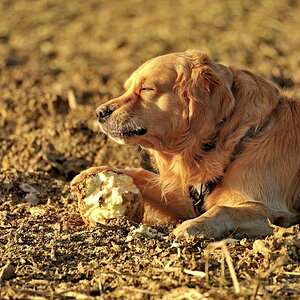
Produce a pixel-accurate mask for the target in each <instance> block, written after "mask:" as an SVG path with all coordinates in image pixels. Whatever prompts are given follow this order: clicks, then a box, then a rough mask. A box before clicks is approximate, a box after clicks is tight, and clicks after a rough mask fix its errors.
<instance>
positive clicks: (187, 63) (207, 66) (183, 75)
mask: <svg viewBox="0 0 300 300" xmlns="http://www.w3.org/2000/svg"><path fill="white" fill-rule="evenodd" d="M221 71H223V69H222V68H221V67H220V66H219V65H218V64H216V63H215V62H213V61H212V60H210V59H209V58H208V56H207V55H205V54H203V53H200V52H199V51H187V52H185V55H184V57H183V62H182V64H181V65H179V66H178V77H177V85H176V86H177V88H178V93H179V96H180V97H181V99H182V101H183V105H184V107H185V111H184V115H183V117H184V118H186V119H188V121H189V123H190V126H191V125H192V122H193V120H194V119H197V120H198V122H197V123H198V126H197V127H198V130H199V121H200V120H201V126H209V127H210V128H211V126H214V125H215V124H214V123H215V122H216V119H218V118H219V116H217V115H219V114H222V112H220V110H222V109H221V107H220V106H223V105H222V103H221V102H222V101H221V100H218V99H217V100H215V99H213V98H216V97H214V94H216V93H217V94H220V95H219V96H220V97H222V95H221V90H224V91H225V90H227V92H228V93H229V94H230V96H229V98H230V101H231V100H232V99H231V96H232V94H231V91H230V87H228V88H227V87H226V86H225V84H224V82H223V81H224V79H223V77H224V76H223V73H222V72H221ZM228 85H230V84H228ZM225 102H228V101H227V100H225ZM224 106H225V103H224ZM227 106H228V103H227ZM219 121H220V120H219ZM203 130H205V128H203Z"/></svg>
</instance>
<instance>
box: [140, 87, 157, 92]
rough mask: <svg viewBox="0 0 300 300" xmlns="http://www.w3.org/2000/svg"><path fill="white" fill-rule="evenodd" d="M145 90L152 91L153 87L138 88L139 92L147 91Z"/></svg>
mask: <svg viewBox="0 0 300 300" xmlns="http://www.w3.org/2000/svg"><path fill="white" fill-rule="evenodd" d="M147 91H149V92H150V91H154V89H152V88H140V89H139V92H140V93H141V92H147Z"/></svg>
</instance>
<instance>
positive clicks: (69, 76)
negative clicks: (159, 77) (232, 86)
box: [0, 0, 300, 180]
mask: <svg viewBox="0 0 300 300" xmlns="http://www.w3.org/2000/svg"><path fill="white" fill-rule="evenodd" d="M299 2H300V1H298V0H264V1H262V0H261V1H259V0H243V1H237V0H232V1H229V0H214V1H212V0H198V1H195V0H164V1H153V0H127V1H117V0H109V1H108V0H106V1H105V0H89V1H87V0H85V1H83V0H68V1H61V0H36V1H30V0H18V1H17V0H15V1H14V0H1V2H0V76H1V77H0V104H1V105H0V146H1V147H0V168H2V169H15V170H19V171H30V172H37V171H45V172H48V173H49V174H50V175H51V176H54V177H56V178H60V179H63V180H70V179H71V178H72V177H73V176H74V175H75V174H76V173H78V172H79V171H80V170H82V169H84V168H86V167H88V166H92V165H100V164H109V165H112V166H119V167H126V166H139V165H140V163H141V161H142V160H143V154H142V153H141V152H140V150H139V149H138V147H124V146H122V147H121V146H119V145H116V144H115V143H113V142H111V141H109V140H107V138H106V137H105V136H103V135H102V134H101V133H99V132H98V125H97V121H96V118H95V114H94V110H95V108H96V107H97V106H98V105H99V104H100V103H103V102H105V101H107V100H108V99H110V98H112V97H116V96H118V95H119V94H120V93H121V92H122V85H123V83H124V81H125V80H126V78H127V77H128V76H129V75H130V73H131V72H132V71H133V70H134V69H135V68H137V67H138V66H139V65H140V64H141V63H143V62H144V61H146V60H148V59H150V58H152V57H154V56H158V55H161V54H166V53H170V52H178V51H184V50H187V49H190V48H196V49H201V50H203V51H204V52H206V53H207V54H209V55H210V56H211V57H212V58H213V59H215V60H216V61H218V62H220V63H224V64H227V65H235V66H237V67H240V68H247V69H249V70H252V71H254V72H257V73H260V74H262V75H263V76H264V77H265V78H267V79H269V80H272V81H274V82H275V83H277V84H278V85H279V86H280V87H282V88H284V89H286V90H288V91H291V92H293V93H294V94H295V95H296V96H297V95H298V96H299V95H300V92H299V86H300V34H299V29H300V3H299Z"/></svg>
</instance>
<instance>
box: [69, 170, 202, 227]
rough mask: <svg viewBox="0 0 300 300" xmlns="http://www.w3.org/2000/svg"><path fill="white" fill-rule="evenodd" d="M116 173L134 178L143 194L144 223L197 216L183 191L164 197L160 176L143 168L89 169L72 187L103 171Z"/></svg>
mask: <svg viewBox="0 0 300 300" xmlns="http://www.w3.org/2000/svg"><path fill="white" fill-rule="evenodd" d="M105 170H107V171H114V172H116V173H119V174H125V175H128V176H131V177H132V178H133V181H134V183H135V184H136V186H137V187H138V189H139V190H140V192H141V195H142V198H143V201H144V204H145V216H144V222H146V223H151V224H155V223H165V222H177V221H179V220H186V219H190V218H193V217H195V216H196V214H195V212H194V209H193V205H192V201H191V200H190V199H189V196H188V195H187V194H184V193H183V192H182V191H181V190H175V191H173V192H171V193H168V194H166V195H165V196H164V197H162V193H161V187H160V185H159V183H158V181H157V177H158V176H159V175H157V174H155V173H152V172H149V171H146V170H144V169H141V168H132V169H117V168H111V167H107V166H100V167H93V168H89V169H87V170H85V171H83V172H81V173H80V174H79V175H77V176H76V177H75V178H74V179H73V180H72V183H71V185H73V184H77V183H78V182H80V181H82V180H83V179H84V177H86V176H89V175H92V174H96V173H98V172H101V171H105Z"/></svg>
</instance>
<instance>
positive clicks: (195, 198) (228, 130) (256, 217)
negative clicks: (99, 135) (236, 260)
mask: <svg viewBox="0 0 300 300" xmlns="http://www.w3.org/2000/svg"><path fill="white" fill-rule="evenodd" d="M124 87H125V93H124V94H123V95H121V96H120V97H118V98H116V99H113V100H110V101H108V102H107V103H105V104H103V105H100V106H99V107H98V108H97V110H96V114H97V117H98V119H99V122H100V127H101V130H102V131H103V132H104V133H105V134H107V135H108V136H109V137H111V138H112V139H113V140H115V141H116V142H117V143H120V144H138V145H140V146H141V147H142V148H144V149H146V150H147V151H148V152H149V154H150V155H151V157H152V159H153V161H154V164H155V166H156V168H157V170H158V174H156V173H153V172H150V171H147V170H144V169H140V168H135V169H115V168H111V167H106V166H103V167H98V168H96V169H95V168H92V169H89V170H87V171H85V172H83V174H84V173H87V172H95V170H98V171H99V170H104V169H109V170H114V171H116V172H119V173H124V174H127V175H129V176H131V177H132V178H133V180H134V182H135V184H136V185H137V186H138V188H139V190H140V192H141V194H142V197H143V200H144V203H145V205H146V207H147V210H146V211H148V219H149V220H150V221H152V222H180V225H179V226H178V227H177V228H176V229H175V230H174V234H175V236H177V237H178V238H183V237H188V236H204V237H206V238H211V237H214V238H220V237H224V236H226V235H228V234H230V233H232V232H235V233H240V234H246V235H250V236H262V235H267V234H271V233H272V227H271V226H270V222H271V223H274V224H277V225H280V226H289V225H291V224H294V223H297V222H299V215H300V101H299V100H297V99H293V98H291V97H288V96H287V95H284V94H283V93H282V92H281V91H280V90H279V89H278V88H277V87H276V86H275V85H274V84H272V83H271V82H269V81H266V80H265V79H264V78H262V77H261V76H260V75H257V74H254V73H252V72H249V71H247V70H241V69H237V68H235V67H226V66H224V65H221V64H218V63H216V62H214V61H213V60H212V59H210V58H209V57H208V56H207V55H206V54H204V53H202V52H200V51H197V50H189V51H186V52H181V53H173V54H167V55H163V56H159V57H156V58H154V59H151V60H149V61H147V62H146V63H144V64H143V65H142V66H140V67H139V68H138V69H137V70H136V71H135V72H134V73H133V74H132V75H131V76H130V77H129V79H128V80H127V81H126V83H125V86H124ZM81 176H82V175H81ZM146 218H147V214H146Z"/></svg>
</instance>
